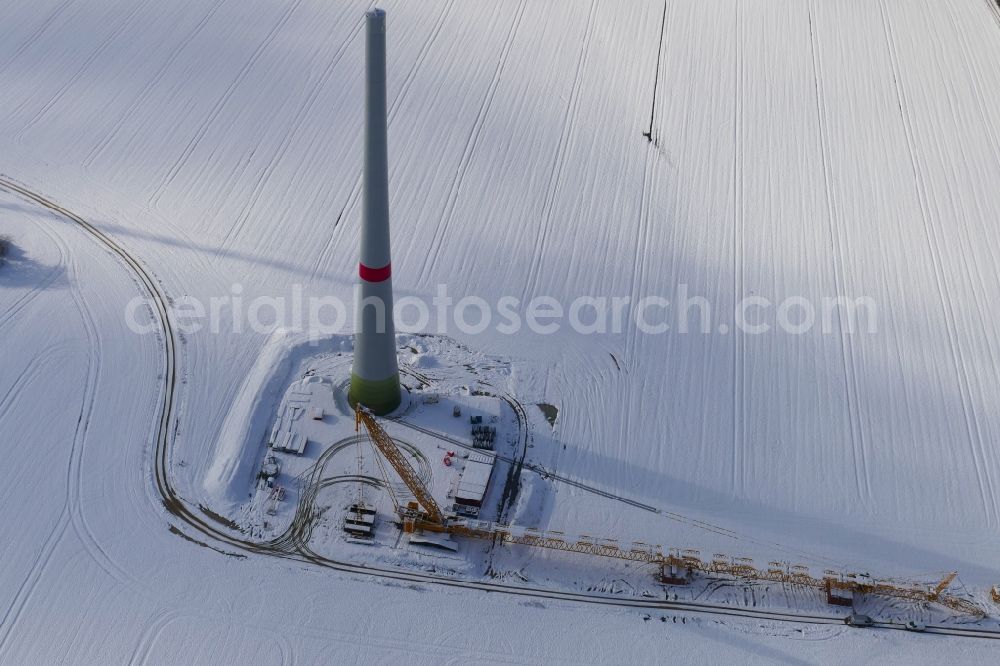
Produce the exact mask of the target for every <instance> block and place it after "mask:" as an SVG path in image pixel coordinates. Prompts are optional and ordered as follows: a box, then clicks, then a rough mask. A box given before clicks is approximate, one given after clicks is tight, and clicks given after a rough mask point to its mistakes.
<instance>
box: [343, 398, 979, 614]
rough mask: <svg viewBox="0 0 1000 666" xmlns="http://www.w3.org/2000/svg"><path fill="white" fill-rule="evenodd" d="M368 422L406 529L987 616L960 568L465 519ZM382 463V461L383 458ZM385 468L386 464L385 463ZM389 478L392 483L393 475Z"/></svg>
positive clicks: (362, 417)
mask: <svg viewBox="0 0 1000 666" xmlns="http://www.w3.org/2000/svg"><path fill="white" fill-rule="evenodd" d="M362 425H364V426H365V430H366V431H367V432H368V435H369V437H370V438H371V441H372V445H373V446H374V447H375V448H376V449H377V450H378V451H379V453H381V454H382V456H384V457H385V459H386V460H387V461H388V462H389V464H390V465H392V467H393V469H395V470H396V473H397V474H398V475H399V477H400V478H401V479H402V480H403V483H405V484H406V486H407V488H409V489H410V492H412V493H413V496H414V497H415V498H416V499H417V501H416V502H409V503H408V504H407V505H406V506H402V505H400V504H399V502H398V500H397V498H396V496H395V494H393V495H392V497H393V501H394V502H396V509H397V511H398V512H399V515H400V517H401V518H402V520H403V529H404V531H406V532H414V531H417V530H427V531H431V532H446V533H448V534H452V535H454V536H460V537H468V538H473V539H490V540H495V541H498V542H500V543H505V544H519V545H522V546H532V547H536V548H548V549H551V550H561V551H565V552H570V553H582V554H584V555H593V556H599V557H610V558H614V559H619V560H626V561H630V562H641V563H646V564H650V565H653V566H656V567H657V568H658V572H659V575H660V579H661V580H662V581H664V582H666V583H669V584H678V583H681V582H683V581H685V580H687V578H688V577H690V576H691V575H693V574H695V573H698V574H704V575H710V576H712V575H714V576H727V577H731V578H735V579H739V580H746V581H761V582H763V581H766V582H773V583H782V584H789V585H802V586H806V587H812V588H816V589H818V590H824V591H826V593H827V594H828V595H829V594H830V592H831V590H836V591H838V592H840V593H843V594H845V595H854V594H860V595H864V594H868V595H877V596H883V597H890V598H895V599H903V600H907V601H915V602H922V603H937V604H940V605H942V606H944V607H946V608H950V609H951V610H954V611H957V612H959V613H963V614H968V615H974V616H982V615H985V613H984V612H983V610H982V609H981V608H980V607H979V606H977V605H976V604H975V603H973V602H972V601H969V600H968V599H963V598H960V597H956V596H953V595H948V594H945V591H946V590H947V588H948V586H949V585H951V583H952V582H953V581H954V580H955V577H956V576H957V575H958V574H957V573H956V572H951V573H949V574H947V575H946V576H945V577H944V578H943V579H942V580H941V581H940V582H939V583H937V585H935V586H934V587H933V588H931V587H928V586H926V585H920V584H916V583H898V582H896V581H878V580H873V579H869V578H865V579H864V580H859V578H861V577H859V576H858V575H857V574H852V573H838V572H836V571H832V570H827V571H825V572H824V574H823V576H822V577H820V578H817V577H815V576H813V575H812V573H811V572H810V570H809V567H807V566H805V565H802V564H789V563H787V562H770V563H769V564H768V566H767V568H765V569H759V568H757V567H755V566H754V565H753V560H751V559H750V558H748V557H731V556H729V555H726V554H723V553H716V554H714V555H713V556H712V559H711V560H709V561H707V562H706V561H704V560H702V559H701V557H700V553H699V552H698V551H696V550H690V549H685V550H681V549H676V548H673V549H670V550H669V551H668V552H667V553H666V554H664V552H663V548H662V547H661V546H657V545H650V544H646V543H638V542H637V543H631V544H619V542H618V541H616V540H614V539H602V538H598V537H592V536H579V537H568V536H567V535H565V534H563V533H562V532H554V531H548V532H543V531H540V530H536V529H532V528H519V527H517V526H514V525H497V524H495V523H490V522H486V521H478V520H465V519H459V518H454V517H448V516H445V515H444V512H443V511H441V508H440V507H439V506H438V504H437V502H436V501H435V500H434V498H433V497H432V496H431V493H430V492H429V491H428V490H427V488H426V487H425V486H424V484H423V482H421V480H420V477H419V476H417V473H416V471H414V469H413V467H412V465H410V463H409V461H408V460H407V459H406V457H405V456H404V455H403V453H402V451H400V450H399V447H398V446H396V443H395V442H393V441H392V438H391V437H389V435H388V434H387V433H386V432H385V430H383V429H382V427H381V426H380V425H379V424H378V422H377V421H376V420H375V417H374V416H373V415H372V414H371V412H369V411H368V410H367V409H365V408H364V407H363V406H361V405H358V406H357V407H356V408H355V430H357V431H360V428H361V426H362ZM380 465H381V462H380ZM383 474H385V470H384V469H383ZM386 483H389V479H388V477H387V478H386Z"/></svg>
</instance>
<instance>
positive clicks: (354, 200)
mask: <svg viewBox="0 0 1000 666" xmlns="http://www.w3.org/2000/svg"><path fill="white" fill-rule="evenodd" d="M454 2H455V0H450V1H449V3H448V4H447V6H446V7H445V9H444V10H443V11H442V12H441V15H440V16H439V17H438V19H437V21H436V22H435V24H434V27H433V28H432V29H431V32H430V34H429V35H428V37H427V40H426V41H425V42H424V44H423V45H422V46H421V47H420V51H419V52H418V53H417V57H416V58H414V60H413V66H412V67H410V70H409V72H407V74H406V76H405V77H404V79H403V83H402V85H401V86H400V87H399V92H397V93H396V96H395V97H394V98H393V100H392V103H391V104H390V105H389V109H388V110H387V111H386V126H387V127H392V121H393V120H395V118H396V115H397V113H398V111H399V108H400V106H401V105H402V103H403V101H404V100H405V99H406V97H407V94H408V93H409V91H410V88H411V87H412V85H413V81H414V80H415V79H416V76H417V71H418V70H419V69H420V66H421V65H422V64H423V62H424V60H425V59H426V57H427V54H428V53H429V52H430V49H431V46H433V45H434V43H435V42H436V41H437V38H438V35H440V33H441V29H442V28H443V27H444V23H445V19H446V18H447V17H448V16H449V14H450V13H451V8H452V6H453V5H454ZM361 185H362V172H361V171H359V172H358V175H357V177H356V178H355V179H354V185H353V186H352V187H351V192H350V194H349V195H348V196H347V202H346V203H345V204H344V205H343V206H342V207H341V209H340V213H338V215H337V219H336V220H334V222H333V232H332V233H331V234H330V238H329V239H328V240H327V242H326V244H325V245H324V246H323V249H322V250H321V251H320V254H319V257H318V258H317V260H316V265H315V267H314V268H313V271H312V273H310V279H316V277H317V276H318V275H319V274H320V273H321V272H322V269H323V266H324V265H325V264H326V260H327V258H328V257H329V255H330V253H331V252H332V251H333V248H334V247H336V246H337V241H339V240H340V238H341V235H342V234H343V233H344V226H345V225H341V224H340V223H341V222H342V221H343V220H344V218H345V217H349V216H350V215H351V214H352V213H353V211H354V207H355V206H357V204H358V201H359V200H360V197H361Z"/></svg>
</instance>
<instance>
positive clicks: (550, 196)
mask: <svg viewBox="0 0 1000 666" xmlns="http://www.w3.org/2000/svg"><path fill="white" fill-rule="evenodd" d="M596 14H597V0H591V3H590V11H589V13H588V15H587V29H586V32H585V33H584V36H583V44H582V46H581V47H580V56H579V58H578V59H577V62H576V71H575V72H574V74H573V87H572V88H571V90H570V94H569V104H567V105H566V111H565V114H564V116H563V131H562V132H561V133H560V135H559V143H558V145H557V146H556V157H555V161H554V162H553V165H552V172H551V173H550V174H549V181H548V183H547V184H546V187H545V200H544V202H543V203H542V213H541V231H540V233H539V236H538V238H537V240H536V242H535V244H534V245H535V247H534V251H533V252H532V256H531V265H530V266H529V267H528V279H527V281H526V282H525V288H524V291H522V292H521V302H522V303H523V302H525V301H527V300H529V296H530V295H531V294H534V293H535V290H536V289H537V288H538V281H539V279H540V275H541V268H542V257H543V256H544V254H545V246H546V241H547V240H548V236H549V228H550V227H551V226H552V215H553V213H552V211H553V209H554V208H555V199H556V195H557V194H558V192H559V189H560V187H559V186H560V184H561V183H562V173H563V164H564V162H565V161H566V154H567V153H568V152H569V145H570V140H571V139H572V137H573V134H574V130H575V129H576V119H577V114H578V113H579V110H580V90H581V88H582V87H583V72H584V69H585V68H586V65H587V56H588V55H589V54H590V42H591V40H592V39H593V37H594V23H595V21H594V18H595V16H596Z"/></svg>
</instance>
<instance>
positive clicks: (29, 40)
mask: <svg viewBox="0 0 1000 666" xmlns="http://www.w3.org/2000/svg"><path fill="white" fill-rule="evenodd" d="M75 1H76V0H65V2H63V3H62V4H61V5H59V6H58V7H56V8H55V9H54V10H53V11H52V12H51V13H50V14H49V15H48V16H47V17H45V19H44V20H43V21H42V23H41V24H40V25H39V26H38V27H37V28H36V29H35V30H34V31H32V33H31V34H30V35H28V36H27V37H26V38H25V39H24V41H23V42H21V45H20V46H18V47H17V49H16V50H15V51H14V53H12V54H11V56H10V57H9V58H7V61H6V62H5V63H4V64H3V65H0V73H3V72H6V71H7V68H8V67H10V65H11V63H13V62H14V61H15V60H17V59H18V58H19V57H20V55H21V54H22V53H24V51H25V50H26V49H27V48H28V47H29V46H31V45H32V44H33V43H34V42H35V40H36V39H38V38H39V37H41V36H42V34H44V33H45V31H47V30H48V29H49V26H51V25H52V24H53V23H54V22H55V21H56V20H57V19H58V18H59V17H60V16H62V14H63V12H65V11H66V9H67V8H68V7H69V6H70V5H72V4H73V3H74V2H75Z"/></svg>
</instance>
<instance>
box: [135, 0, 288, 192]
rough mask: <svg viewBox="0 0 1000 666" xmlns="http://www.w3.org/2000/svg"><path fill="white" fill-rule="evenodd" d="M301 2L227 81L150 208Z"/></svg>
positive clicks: (281, 17)
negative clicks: (227, 83) (224, 88)
mask: <svg viewBox="0 0 1000 666" xmlns="http://www.w3.org/2000/svg"><path fill="white" fill-rule="evenodd" d="M302 2H303V0H295V1H294V2H292V3H291V4H289V5H288V7H287V8H286V9H285V11H284V12H283V13H282V14H281V16H280V17H279V19H278V22H277V23H276V24H275V25H274V26H273V27H272V28H271V30H270V31H268V33H267V34H266V35H265V36H264V39H263V40H262V41H261V42H260V44H258V45H257V48H256V49H254V51H253V53H252V54H251V55H250V58H249V59H248V60H247V61H246V62H245V63H243V67H241V68H240V71H239V72H237V74H236V76H235V77H234V78H233V80H232V81H230V82H229V85H228V86H226V90H225V91H224V92H223V93H222V96H221V97H220V98H219V99H218V100H217V101H216V102H215V105H214V106H213V107H212V109H211V111H209V113H208V116H206V117H205V119H204V120H203V121H202V123H201V125H200V126H199V127H198V130H197V131H196V132H195V134H194V136H192V137H191V139H190V140H189V141H188V143H187V145H186V146H185V147H184V151H183V152H182V153H181V155H180V157H178V158H177V159H176V160H175V161H174V163H173V165H172V166H171V167H170V169H169V170H168V171H167V175H166V177H165V178H164V179H163V181H162V182H161V183H160V185H159V186H158V187H157V188H156V189H155V190H154V191H153V194H152V195H151V196H150V198H149V206H150V207H151V208H158V207H159V202H160V198H161V197H162V196H163V193H164V192H165V191H166V190H167V188H168V187H170V185H171V183H173V181H174V179H175V178H176V177H177V175H178V174H179V173H180V172H181V170H182V169H183V168H184V165H185V164H186V163H187V161H188V159H189V158H190V157H191V154H192V153H194V151H195V149H196V148H197V147H198V144H199V143H201V140H202V139H203V138H205V134H207V133H208V130H209V128H211V126H212V125H213V124H214V123H215V120H216V118H218V117H219V114H221V113H222V110H223V109H224V108H225V107H226V105H227V104H228V103H229V100H230V98H232V96H233V93H235V92H236V90H237V89H238V88H239V87H240V85H242V83H243V81H244V80H245V79H246V77H247V75H248V74H249V73H250V72H251V71H252V70H253V67H254V65H255V64H256V63H257V61H258V60H259V59H260V57H261V56H262V55H263V54H264V53H265V52H266V51H267V49H268V48H269V47H270V46H271V43H272V42H273V41H274V39H275V38H276V37H277V36H278V35H279V34H280V33H281V31H282V29H283V28H284V27H285V25H286V24H287V23H288V20H289V19H290V18H291V17H292V14H294V13H295V11H296V10H297V9H298V8H299V6H300V5H301V4H302Z"/></svg>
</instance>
